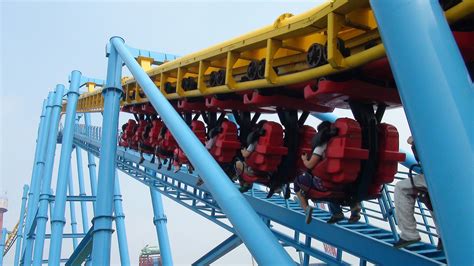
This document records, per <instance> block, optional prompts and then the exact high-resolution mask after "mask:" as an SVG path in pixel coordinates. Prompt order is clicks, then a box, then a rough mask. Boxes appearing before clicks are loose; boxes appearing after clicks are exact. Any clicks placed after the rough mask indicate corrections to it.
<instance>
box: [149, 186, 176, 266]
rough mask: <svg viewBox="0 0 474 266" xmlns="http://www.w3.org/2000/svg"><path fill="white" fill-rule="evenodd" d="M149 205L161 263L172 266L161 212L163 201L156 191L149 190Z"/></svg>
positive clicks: (162, 211) (164, 218) (166, 231)
mask: <svg viewBox="0 0 474 266" xmlns="http://www.w3.org/2000/svg"><path fill="white" fill-rule="evenodd" d="M150 195H151V204H152V205H153V224H155V227H156V234H157V237H158V244H159V246H160V254H161V261H162V262H163V265H164V266H168V265H173V257H172V256H171V247H170V240H169V237H168V230H167V228H166V223H167V221H168V219H167V218H166V215H165V212H164V210H163V201H162V199H161V194H160V193H158V191H156V190H154V189H152V188H150Z"/></svg>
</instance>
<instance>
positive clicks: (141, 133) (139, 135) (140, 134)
mask: <svg viewBox="0 0 474 266" xmlns="http://www.w3.org/2000/svg"><path fill="white" fill-rule="evenodd" d="M147 125H148V122H147V121H145V120H140V121H139V122H138V127H137V129H136V131H135V134H134V135H133V137H132V141H131V142H130V147H131V148H133V149H135V150H137V149H138V143H139V142H140V141H143V139H144V137H145V131H146V127H147Z"/></svg>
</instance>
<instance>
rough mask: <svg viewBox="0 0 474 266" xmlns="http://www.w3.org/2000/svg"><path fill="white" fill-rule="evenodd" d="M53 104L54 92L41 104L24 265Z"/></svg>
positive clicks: (29, 249) (30, 247) (30, 242)
mask: <svg viewBox="0 0 474 266" xmlns="http://www.w3.org/2000/svg"><path fill="white" fill-rule="evenodd" d="M53 102H54V92H50V93H49V94H48V98H47V101H46V106H45V105H44V102H43V109H42V112H41V116H40V123H39V130H38V132H39V134H38V138H37V141H36V151H35V161H34V164H33V172H32V174H31V181H30V191H29V192H28V203H27V204H28V208H27V214H26V223H25V229H24V231H25V241H23V246H22V248H21V258H22V260H23V261H24V262H27V263H26V264H30V263H31V256H32V254H33V244H34V239H35V236H34V234H32V235H30V234H29V232H30V228H31V227H32V225H33V223H34V220H35V215H36V210H37V208H38V200H39V193H40V189H41V177H42V176H43V170H44V163H45V156H46V145H47V143H48V132H49V126H50V120H51V110H52V106H53Z"/></svg>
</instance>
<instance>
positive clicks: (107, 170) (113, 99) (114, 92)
mask: <svg viewBox="0 0 474 266" xmlns="http://www.w3.org/2000/svg"><path fill="white" fill-rule="evenodd" d="M111 40H113V38H112V39H111ZM121 76H122V60H121V59H120V57H119V56H118V54H117V51H116V50H115V49H110V53H109V59H108V67H107V82H106V87H105V88H104V89H103V91H102V93H103V96H104V112H103V120H102V128H103V132H104V134H103V138H102V143H101V153H102V157H101V163H100V165H99V181H98V182H99V183H98V186H97V200H96V206H95V214H94V220H93V224H94V236H93V245H92V246H93V248H92V264H93V265H109V264H110V240H111V236H112V232H113V231H112V220H113V216H112V208H113V195H114V183H115V160H114V158H115V153H116V152H117V135H118V132H117V130H118V116H119V111H120V105H119V103H120V98H121V96H122V89H121V88H122V84H121Z"/></svg>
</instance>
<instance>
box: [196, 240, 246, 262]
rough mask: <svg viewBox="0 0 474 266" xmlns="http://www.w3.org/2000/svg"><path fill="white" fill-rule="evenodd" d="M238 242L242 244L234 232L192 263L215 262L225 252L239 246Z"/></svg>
mask: <svg viewBox="0 0 474 266" xmlns="http://www.w3.org/2000/svg"><path fill="white" fill-rule="evenodd" d="M240 244H242V240H240V238H239V237H238V236H237V235H236V234H233V235H231V236H230V237H229V238H227V239H226V240H224V241H223V242H222V243H220V244H219V245H217V246H216V247H215V248H213V249H212V250H211V251H209V252H208V253H206V254H205V255H204V256H202V257H201V258H200V259H198V260H197V261H195V262H194V263H193V264H192V265H194V266H201V265H209V264H211V263H213V262H215V261H216V260H218V259H220V258H222V257H223V256H224V255H225V254H227V253H229V252H231V251H232V250H234V249H235V248H236V247H238V246H240Z"/></svg>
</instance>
